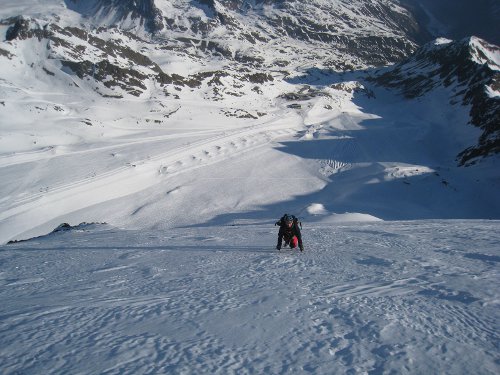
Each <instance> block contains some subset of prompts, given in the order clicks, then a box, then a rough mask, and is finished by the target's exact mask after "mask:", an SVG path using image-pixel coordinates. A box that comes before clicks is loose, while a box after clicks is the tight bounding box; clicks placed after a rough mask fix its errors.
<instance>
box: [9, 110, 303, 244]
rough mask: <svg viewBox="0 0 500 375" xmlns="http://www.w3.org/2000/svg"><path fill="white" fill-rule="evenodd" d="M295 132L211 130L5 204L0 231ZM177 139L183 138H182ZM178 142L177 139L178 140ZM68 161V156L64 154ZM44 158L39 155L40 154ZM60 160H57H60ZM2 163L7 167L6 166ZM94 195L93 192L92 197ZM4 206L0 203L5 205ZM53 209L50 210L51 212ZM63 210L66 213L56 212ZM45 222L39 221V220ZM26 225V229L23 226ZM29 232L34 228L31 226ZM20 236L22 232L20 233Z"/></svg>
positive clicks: (277, 126) (284, 125) (270, 126)
mask: <svg viewBox="0 0 500 375" xmlns="http://www.w3.org/2000/svg"><path fill="white" fill-rule="evenodd" d="M295 131H296V130H295V129H294V128H293V127H291V126H290V123H289V122H285V121H281V120H279V121H275V122H274V123H267V122H266V123H263V124H258V125H251V126H247V127H244V128H242V129H235V130H226V131H223V132H221V131H218V132H217V131H212V133H215V134H216V135H212V136H209V137H208V138H207V137H206V133H207V132H206V131H201V132H200V133H199V134H198V133H196V132H192V133H191V137H196V136H197V135H201V136H204V138H203V139H201V140H198V141H192V142H190V143H188V144H183V145H181V146H177V147H174V148H173V149H172V150H169V151H167V152H164V153H158V154H154V155H148V156H147V157H146V158H143V159H137V160H133V161H129V162H128V163H127V164H126V165H123V166H120V167H118V168H114V169H109V170H106V171H104V172H101V173H99V174H95V175H92V176H91V178H88V177H86V178H83V179H80V180H74V181H71V182H66V183H63V184H59V185H56V184H54V185H52V186H50V187H48V188H46V189H40V191H37V192H34V193H31V194H26V193H23V194H21V195H19V196H17V197H10V199H9V200H4V202H5V203H8V206H6V207H4V210H3V212H1V213H0V221H2V222H3V224H2V227H1V228H0V229H4V230H7V228H8V227H9V223H10V222H16V223H22V222H25V223H29V226H30V227H33V226H36V224H38V225H39V224H42V223H43V222H46V221H48V220H50V219H52V218H54V217H57V216H59V215H61V214H64V213H68V212H72V211H76V210H78V209H81V208H85V207H89V206H92V205H94V204H98V203H102V202H106V201H108V200H111V199H116V198H119V197H123V196H126V195H130V194H133V193H136V192H138V191H142V190H144V189H146V188H148V187H150V186H153V185H155V184H158V183H159V182H161V180H160V179H159V177H161V176H165V177H169V178H170V177H173V176H175V175H177V174H179V173H185V172H189V171H192V170H193V169H196V168H200V167H204V166H207V165H210V164H213V163H217V162H220V161H222V160H227V159H229V158H234V157H235V156H237V155H239V154H242V153H246V152H249V151H251V150H253V149H256V148H258V147H262V146H264V145H267V144H269V143H270V142H273V140H275V139H277V138H280V137H284V136H291V135H292V134H294V133H295ZM167 138H168V139H171V138H172V136H171V135H168V136H163V137H153V138H152V139H147V138H146V139H144V140H142V141H134V142H132V143H131V142H127V143H124V144H118V145H114V146H108V147H105V148H99V147H98V148H96V149H90V150H85V151H77V152H75V153H70V156H71V157H79V156H80V154H82V153H86V154H87V153H96V155H98V153H99V152H102V151H103V149H104V150H108V149H111V148H113V149H114V150H117V149H120V148H122V147H128V146H131V145H132V144H134V145H137V144H139V145H140V146H141V147H143V148H144V149H147V147H148V144H149V143H150V142H161V141H165V140H166V139H167ZM178 138H181V139H182V138H183V136H180V137H178ZM174 139H177V138H174ZM46 151H47V150H45V149H44V150H42V157H41V159H38V160H42V161H43V160H46V156H45V155H43V154H44V153H45V152H46ZM36 155H37V153H26V154H20V155H13V156H9V157H8V158H7V157H4V158H3V159H8V160H3V161H2V160H0V167H6V166H10V165H15V164H17V163H24V162H26V161H33V160H34V159H33V158H34V157H36ZM62 155H64V156H68V154H62ZM39 157H40V155H39ZM56 157H58V155H53V156H52V158H56ZM2 163H3V164H2ZM89 192H91V193H90V194H89ZM2 203H3V202H2V201H0V205H1V204H2ZM49 206H50V207H51V209H50V210H49V211H47V207H49ZM56 206H62V208H61V210H58V209H57V208H55V207H56ZM37 217H38V220H41V221H40V222H39V223H37V222H36V220H37V219H36V218H37ZM20 225H21V226H22V224H20ZM25 229H29V228H28V227H26V228H25ZM18 234H19V233H18ZM2 235H3V236H7V237H12V235H13V233H12V232H10V233H8V234H7V232H5V233H3V232H2V231H1V230H0V236H2Z"/></svg>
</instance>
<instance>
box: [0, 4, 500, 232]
mask: <svg viewBox="0 0 500 375" xmlns="http://www.w3.org/2000/svg"><path fill="white" fill-rule="evenodd" d="M411 9H412V8H411V7H409V6H408V5H407V4H403V3H401V4H400V3H399V2H398V1H396V0H373V1H361V0H358V1H340V0H338V1H325V0H314V1H310V2H301V1H291V0H290V1H245V0H238V1H229V0H224V1H222V0H220V1H187V0H175V1H159V0H157V1H137V0H136V1H113V0H95V1H85V2H84V1H76V0H66V1H63V2H62V1H59V0H51V1H38V2H37V1H35V2H34V1H28V0H18V1H12V0H8V1H5V2H4V6H3V8H2V10H1V11H0V18H1V21H0V34H1V35H2V38H3V42H2V44H1V45H0V64H1V68H2V69H1V73H0V74H1V76H0V80H1V81H0V82H1V85H0V95H1V97H2V99H1V101H0V119H1V123H0V125H1V133H2V136H1V138H0V150H1V156H0V165H1V167H2V174H4V175H5V176H8V178H5V179H3V180H2V182H1V183H0V188H1V189H2V192H3V195H4V198H3V200H2V201H1V202H0V204H1V211H2V213H1V214H0V220H1V223H2V225H1V227H0V233H1V236H0V238H1V240H2V241H7V240H10V239H13V238H20V237H26V236H28V235H34V234H41V233H44V232H47V231H49V230H50V229H52V228H53V227H54V226H56V225H58V224H60V222H62V221H70V222H72V223H76V222H80V221H105V222H110V223H113V224H116V225H124V226H127V225H132V226H137V225H139V226H145V227H169V226H172V225H184V224H186V225H187V224H189V223H191V222H193V221H194V222H197V223H202V222H208V221H215V222H217V223H220V222H225V223H226V222H231V220H234V219H235V218H237V217H244V216H245V215H246V217H250V218H257V217H258V216H259V214H258V212H259V210H264V211H268V214H270V215H271V216H274V215H275V213H274V211H275V210H277V211H282V210H284V209H286V208H287V207H290V209H293V210H295V211H296V212H299V213H301V214H304V215H310V216H311V220H313V219H314V220H315V219H319V220H337V219H338V217H336V216H335V215H336V214H343V213H346V212H348V213H354V217H356V218H360V217H362V218H371V219H373V218H378V219H414V218H433V217H439V218H443V217H444V218H452V217H455V218H485V217H487V218H492V217H498V212H499V211H498V210H497V208H498V206H499V204H498V202H497V200H496V199H492V198H491V194H492V193H491V192H493V191H495V189H496V188H497V187H498V177H497V174H496V173H495V172H492V171H495V165H496V163H497V162H498V154H497V153H496V152H497V150H498V140H497V139H498V121H497V116H498V84H497V83H496V82H498V70H497V69H498V56H497V55H498V52H497V51H498V50H497V47H495V46H492V45H490V44H488V43H487V42H485V41H483V40H480V39H478V38H472V39H468V41H465V42H456V43H447V44H438V45H434V44H435V43H431V44H429V45H426V46H424V47H423V48H422V49H419V45H420V44H422V43H423V42H424V41H426V40H428V39H429V38H431V37H432V33H431V30H430V29H427V28H426V27H425V25H423V24H422V23H419V17H418V15H416V14H413V13H412V10H411ZM461 46H462V47H461ZM414 53H415V54H414ZM405 59H406V60H405ZM401 61H403V62H401ZM398 62H399V64H397V65H394V66H393V67H392V68H383V67H385V66H387V65H388V64H393V63H398ZM485 63H486V64H485ZM375 72H376V73H375ZM413 76H415V78H413ZM416 82H418V85H417V86H415V84H416ZM382 87H388V88H390V90H389V91H387V90H385V89H384V88H382ZM417 88H418V89H417ZM453 90H455V92H453ZM400 92H402V93H403V94H404V96H400ZM405 96H406V97H405ZM408 96H410V98H407V97H408ZM469 122H470V123H472V124H473V125H475V126H472V125H470V124H469ZM372 124H373V125H374V126H375V127H372ZM382 124H383V126H382V127H378V125H382ZM382 129H385V131H384V132H383V131H381V130H382ZM375 130H377V131H375ZM264 146H268V147H267V148H266V147H264ZM250 154H253V155H254V159H253V160H249V159H246V155H250ZM257 155H258V156H257ZM457 157H458V159H457ZM277 160H279V162H277ZM459 164H463V165H469V167H467V168H469V169H464V168H457V166H458V165H459ZM473 164H474V165H473ZM222 166H225V168H226V170H225V171H226V173H227V174H226V173H221V170H220V169H219V168H221V167H222ZM367 166H369V167H367ZM289 169H290V170H292V171H293V173H292V176H297V178H295V179H294V180H293V184H285V185H286V186H281V185H282V184H280V188H279V189H277V190H276V191H272V190H269V189H263V187H264V186H267V184H268V183H266V182H265V181H268V180H266V179H269V178H277V176H282V177H283V176H289V172H288V170H289ZM243 171H247V173H255V174H256V176H260V178H258V186H261V187H262V189H260V190H259V191H256V190H255V186H254V185H253V184H252V183H251V182H250V181H251V180H252V178H250V177H249V176H247V175H246V174H244V172H243ZM251 171H253V172H251ZM242 173H243V174H242ZM214 175H217V176H218V177H217V178H218V179H219V180H217V179H211V180H209V182H207V181H206V180H204V181H203V182H202V180H200V176H205V177H206V178H208V177H209V176H214ZM229 176H232V177H229ZM236 176H237V178H249V180H246V181H244V182H245V183H243V184H240V185H238V186H236V185H235V184H234V183H233V182H231V183H229V182H228V181H229V180H231V179H232V178H236ZM292 176H290V178H294V177H292ZM431 176H433V177H431ZM228 179H229V180H228ZM409 179H411V180H409ZM221 181H225V182H226V183H224V184H222V185H221ZM374 181H378V182H379V183H377V184H375V183H373V182H374ZM395 181H398V182H402V185H400V184H398V183H395ZM478 181H479V182H478ZM240 182H241V181H240ZM435 182H437V184H435ZM472 182H474V183H472ZM408 186H411V187H410V188H407V187H408ZM188 187H189V188H188ZM443 187H444V188H445V189H443ZM434 190H435V191H436V192H435V193H434V194H432V195H431V196H429V195H428V194H426V193H424V192H428V191H434ZM478 191H479V192H481V194H479V195H477V192H478ZM193 195H194V196H195V197H199V199H198V198H197V199H193V198H192V196H193ZM391 199H396V204H394V203H393V202H392V201H391ZM457 200H458V201H461V202H463V204H460V205H458V206H457V205H455V204H453V203H452V202H455V201H457ZM492 201H493V203H492ZM186 202H187V203H189V204H187V203H186ZM206 202H211V203H210V204H209V205H208V206H207V204H206ZM214 202H216V203H214ZM396 206H397V207H399V208H395V207H396ZM271 212H272V213H271ZM261 213H262V212H261ZM358 214H360V215H361V216H357V215H358ZM343 217H351V216H350V214H348V215H347V216H343ZM76 224H77V223H76ZM13 228H14V229H13Z"/></svg>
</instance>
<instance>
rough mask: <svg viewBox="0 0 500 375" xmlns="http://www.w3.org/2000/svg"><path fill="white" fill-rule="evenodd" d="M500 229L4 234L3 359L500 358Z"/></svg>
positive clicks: (274, 367)
mask: <svg viewBox="0 0 500 375" xmlns="http://www.w3.org/2000/svg"><path fill="white" fill-rule="evenodd" d="M249 224H251V225H249ZM60 229H63V228H60ZM66 229H69V228H66ZM499 229H500V222H498V221H459V220H454V221H439V220H434V221H417V222H392V223H388V222H386V223H364V224H362V223H356V224H333V225H332V224H330V225H321V224H311V223H309V222H305V223H304V226H303V230H302V232H303V237H304V243H305V251H304V252H303V253H299V252H297V250H294V251H293V250H290V249H283V250H282V251H281V252H278V251H276V250H275V249H274V246H275V244H276V232H277V230H276V229H275V227H274V226H273V223H272V221H269V222H267V223H248V222H247V223H242V224H241V225H233V226H212V227H208V228H207V227H197V228H180V229H170V230H168V231H159V230H154V231H144V230H142V231H126V230H119V229H116V228H113V227H111V226H109V225H95V224H94V225H89V224H87V225H79V226H77V227H75V228H72V229H70V230H67V231H61V230H60V231H58V232H57V233H54V234H52V235H50V236H47V237H44V238H38V239H34V240H31V241H28V242H23V243H17V244H11V245H7V246H0V286H1V287H0V299H1V301H2V303H1V304H0V316H1V319H0V345H1V348H2V355H1V356H0V368H1V369H2V370H3V372H4V373H7V374H11V373H12V374H16V373H23V374H26V373H36V374H62V373H64V374H80V373H87V374H104V373H116V374H118V373H119V374H139V373H141V374H145V373H157V374H160V373H161V374H164V373H183V374H200V373H210V374H228V373H230V374H231V373H237V374H264V373H270V374H290V373H300V374H316V375H322V374H325V375H327V374H332V373H334V374H349V373H384V374H385V373H388V374H389V373H409V374H435V373H453V374H472V373H474V374H477V373H479V374H491V375H493V374H498V372H499V370H500V365H499V363H498V360H497V359H498V355H497V354H498V342H499V340H500V336H499V331H498V321H499V319H500V314H499V311H500V306H499V292H498V288H497V286H498V280H499V277H500V274H499V267H498V263H499V261H500V253H499V249H498V243H499V242H500V235H499V233H500V231H499Z"/></svg>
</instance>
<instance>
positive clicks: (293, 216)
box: [274, 214, 302, 229]
mask: <svg viewBox="0 0 500 375" xmlns="http://www.w3.org/2000/svg"><path fill="white" fill-rule="evenodd" d="M286 216H291V217H292V218H293V225H297V226H300V229H302V222H301V221H299V219H298V218H297V217H296V216H295V215H288V214H284V215H283V216H282V217H281V219H279V220H278V221H277V222H276V223H274V225H275V226H276V225H279V226H280V227H281V226H282V225H284V224H285V217H286Z"/></svg>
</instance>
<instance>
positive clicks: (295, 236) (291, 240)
mask: <svg viewBox="0 0 500 375" xmlns="http://www.w3.org/2000/svg"><path fill="white" fill-rule="evenodd" d="M274 225H275V226H276V225H278V226H279V227H280V229H279V232H278V244H277V245H276V249H277V250H281V245H282V243H283V240H285V246H290V248H292V249H294V248H296V247H297V246H299V249H300V251H304V245H303V244H302V234H301V233H300V229H301V228H299V226H300V227H302V224H301V223H300V222H299V220H298V219H297V218H296V217H295V216H293V215H288V214H284V215H283V217H282V218H281V219H279V220H278V221H277V222H276V223H275V224H274Z"/></svg>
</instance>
